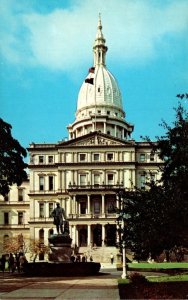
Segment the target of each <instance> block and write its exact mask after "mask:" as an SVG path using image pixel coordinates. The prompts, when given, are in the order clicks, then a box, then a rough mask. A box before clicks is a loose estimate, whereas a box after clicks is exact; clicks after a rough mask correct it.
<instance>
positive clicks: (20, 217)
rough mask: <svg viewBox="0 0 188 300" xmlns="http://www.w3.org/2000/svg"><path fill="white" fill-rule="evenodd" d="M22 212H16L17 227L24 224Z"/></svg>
mask: <svg viewBox="0 0 188 300" xmlns="http://www.w3.org/2000/svg"><path fill="white" fill-rule="evenodd" d="M23 215H24V214H23V212H22V211H19V212H18V225H22V224H23V223H24V221H23V219H24V218H23Z"/></svg>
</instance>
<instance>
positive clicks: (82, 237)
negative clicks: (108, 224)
mask: <svg viewBox="0 0 188 300" xmlns="http://www.w3.org/2000/svg"><path fill="white" fill-rule="evenodd" d="M86 246H87V228H81V229H80V230H79V247H86Z"/></svg>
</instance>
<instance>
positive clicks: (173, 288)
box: [118, 274, 188, 299]
mask: <svg viewBox="0 0 188 300" xmlns="http://www.w3.org/2000/svg"><path fill="white" fill-rule="evenodd" d="M146 278H147V280H148V282H142V283H141V282H140V283H139V282H137V283H136V282H131V281H130V280H129V279H119V280H118V287H119V294H120V299H187V296H188V275H187V274H182V275H175V276H147V277H146Z"/></svg>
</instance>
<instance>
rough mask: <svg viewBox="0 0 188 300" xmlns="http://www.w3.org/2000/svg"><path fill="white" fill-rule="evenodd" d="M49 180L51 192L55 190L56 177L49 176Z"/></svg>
mask: <svg viewBox="0 0 188 300" xmlns="http://www.w3.org/2000/svg"><path fill="white" fill-rule="evenodd" d="M48 180H49V182H48V183H49V186H48V187H49V191H53V189H54V176H49V177H48Z"/></svg>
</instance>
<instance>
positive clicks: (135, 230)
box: [118, 182, 173, 260]
mask: <svg viewBox="0 0 188 300" xmlns="http://www.w3.org/2000/svg"><path fill="white" fill-rule="evenodd" d="M165 200H166V199H164V193H163V188H162V187H160V186H156V185H155V183H154V182H151V184H150V188H149V189H148V190H141V189H135V190H134V191H126V190H125V191H124V192H123V198H122V201H123V202H124V205H123V207H122V208H121V209H120V211H119V217H118V222H120V224H121V225H122V223H123V221H124V222H125V227H122V226H120V233H121V234H120V235H122V242H123V241H125V244H126V247H127V248H129V249H130V250H131V251H132V252H133V253H134V256H135V259H137V260H140V259H146V258H148V256H149V255H151V256H152V258H155V257H156V256H158V255H160V253H161V252H162V251H163V249H165V248H166V247H167V245H170V248H171V246H172V245H173V243H171V241H170V240H171V236H170V235H168V242H167V240H166V235H167V232H168V228H167V226H166V214H167V209H166V205H165V202H166V201H165Z"/></svg>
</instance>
